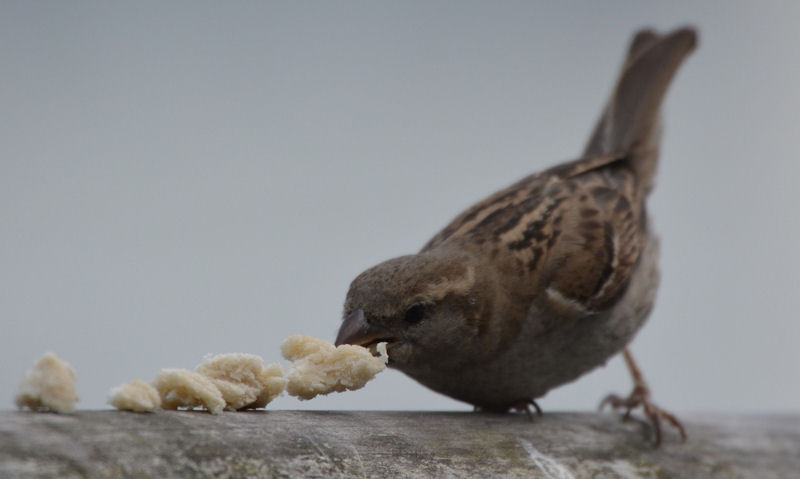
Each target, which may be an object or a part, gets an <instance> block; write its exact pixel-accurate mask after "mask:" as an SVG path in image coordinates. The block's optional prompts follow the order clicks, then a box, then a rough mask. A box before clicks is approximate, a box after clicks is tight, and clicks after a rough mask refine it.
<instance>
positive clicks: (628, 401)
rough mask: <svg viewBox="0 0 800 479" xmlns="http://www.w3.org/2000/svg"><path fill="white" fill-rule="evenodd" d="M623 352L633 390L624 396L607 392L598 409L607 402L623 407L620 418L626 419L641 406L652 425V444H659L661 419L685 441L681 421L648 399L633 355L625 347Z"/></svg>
mask: <svg viewBox="0 0 800 479" xmlns="http://www.w3.org/2000/svg"><path fill="white" fill-rule="evenodd" d="M623 354H624V356H625V362H626V363H627V364H628V369H630V371H631V376H633V382H634V387H633V391H632V392H631V394H630V395H629V396H628V397H625V398H623V397H620V396H617V395H616V394H609V395H608V396H606V397H605V398H604V399H603V401H602V402H600V410H602V409H603V408H604V407H605V406H606V405H607V404H608V405H610V406H611V408H612V409H615V410H616V409H623V408H624V409H625V413H624V414H623V415H622V419H623V420H626V419H629V418H630V415H631V411H632V410H633V409H635V408H637V407H639V406H641V407H642V410H643V412H644V415H645V416H646V417H647V419H648V420H649V421H650V424H651V425H652V426H653V432H654V433H655V442H654V444H653V445H654V446H655V447H658V446H659V445H661V420H662V419H664V420H666V421H667V422H669V423H670V424H672V425H673V426H674V427H675V428H676V429H677V430H678V432H680V434H681V438H682V439H683V440H684V441H686V430H684V428H683V425H682V424H681V422H680V421H679V420H678V418H677V417H675V415H674V414H672V413H670V412H668V411H665V410H663V409H661V408H660V407H658V406H656V405H655V404H654V403H653V401H652V400H651V399H650V389H649V388H648V387H647V383H646V382H645V380H644V376H642V373H641V371H639V368H638V367H637V366H636V363H635V362H634V360H633V356H631V353H630V352H629V351H628V350H627V349H626V350H625V351H624V353H623Z"/></svg>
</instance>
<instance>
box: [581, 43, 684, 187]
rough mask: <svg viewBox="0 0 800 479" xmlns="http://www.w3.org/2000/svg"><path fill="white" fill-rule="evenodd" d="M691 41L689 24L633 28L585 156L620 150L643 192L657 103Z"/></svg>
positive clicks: (652, 163)
mask: <svg viewBox="0 0 800 479" xmlns="http://www.w3.org/2000/svg"><path fill="white" fill-rule="evenodd" d="M696 44H697V34H696V33H695V31H694V30H693V29H691V28H682V29H679V30H675V31H673V32H671V33H668V34H665V35H658V34H656V33H655V32H653V31H651V30H642V31H640V32H638V33H637V34H636V36H634V38H633V41H632V42H631V46H630V48H629V50H628V56H627V58H626V60H625V63H624V64H623V66H622V72H621V73H620V76H619V79H618V80H617V84H616V86H615V87H614V91H613V92H612V95H611V98H610V99H609V102H608V104H607V105H606V107H605V109H604V110H603V114H602V116H601V117H600V120H599V121H598V122H597V126H596V127H595V129H594V132H593V133H592V136H591V138H590V139H589V142H588V143H587V145H586V149H585V150H584V156H597V155H606V154H616V153H619V154H621V155H625V156H626V158H627V160H628V161H630V162H631V164H632V166H633V169H634V171H636V176H637V179H638V180H639V184H640V185H641V187H642V188H643V189H644V192H647V191H649V190H650V189H651V188H652V183H653V177H654V176H655V172H656V166H657V164H658V144H659V137H660V128H659V117H660V114H659V111H660V109H661V103H662V101H663V100H664V95H665V94H666V92H667V88H668V87H669V85H670V82H671V81H672V78H673V77H674V76H675V73H676V72H677V71H678V68H679V67H680V66H681V63H682V62H683V60H684V59H685V58H686V57H687V56H688V55H689V54H690V53H691V52H692V50H694V48H695V46H696Z"/></svg>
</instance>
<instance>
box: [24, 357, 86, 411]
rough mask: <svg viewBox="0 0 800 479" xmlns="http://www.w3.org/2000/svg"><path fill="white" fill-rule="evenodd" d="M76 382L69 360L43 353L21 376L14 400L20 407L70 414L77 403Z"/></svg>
mask: <svg viewBox="0 0 800 479" xmlns="http://www.w3.org/2000/svg"><path fill="white" fill-rule="evenodd" d="M76 381H77V377H76V375H75V370H74V369H73V368H72V366H70V365H69V363H67V362H66V361H64V360H63V359H60V358H59V357H58V356H56V355H55V354H53V353H47V354H45V355H44V356H42V357H41V358H40V359H39V360H38V361H37V362H36V365H35V366H34V367H33V369H31V370H30V371H28V373H27V374H26V375H25V378H24V379H23V380H22V383H21V384H20V386H19V393H18V394H17V396H16V397H15V398H14V401H15V402H16V404H17V407H19V408H20V409H22V408H26V407H27V408H29V409H31V410H33V411H53V412H57V413H70V412H73V411H75V403H77V402H78V393H77V391H76V388H75V383H76Z"/></svg>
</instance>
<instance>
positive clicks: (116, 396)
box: [108, 379, 161, 412]
mask: <svg viewBox="0 0 800 479" xmlns="http://www.w3.org/2000/svg"><path fill="white" fill-rule="evenodd" d="M108 403H109V404H111V405H112V406H114V407H115V408H117V409H119V410H121V411H135V412H153V411H155V410H156V409H159V408H161V397H160V396H159V395H158V391H157V390H156V388H154V387H153V385H152V384H150V383H147V382H144V381H142V380H140V379H137V380H136V381H132V382H129V383H127V384H121V385H119V386H117V387H115V388H113V389H112V390H111V392H110V393H109V398H108Z"/></svg>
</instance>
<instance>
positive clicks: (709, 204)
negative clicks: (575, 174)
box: [0, 1, 800, 411]
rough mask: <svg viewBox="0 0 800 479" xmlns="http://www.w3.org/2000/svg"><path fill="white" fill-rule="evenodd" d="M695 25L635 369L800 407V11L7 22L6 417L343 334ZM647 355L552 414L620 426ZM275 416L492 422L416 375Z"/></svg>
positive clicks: (603, 373)
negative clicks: (569, 413)
mask: <svg viewBox="0 0 800 479" xmlns="http://www.w3.org/2000/svg"><path fill="white" fill-rule="evenodd" d="M685 23H691V24H694V25H696V26H698V27H699V29H700V31H701V46H700V49H699V50H698V51H697V52H696V54H695V55H694V56H693V57H691V58H690V59H689V61H688V62H687V64H686V65H685V68H684V69H683V70H682V71H681V72H680V73H679V75H678V76H677V79H676V80H677V81H676V83H675V86H674V88H673V89H672V90H671V92H670V95H669V97H668V99H667V103H666V111H665V113H666V114H665V123H666V131H665V136H664V148H663V162H662V168H661V175H660V179H659V185H658V188H657V191H656V193H655V194H654V196H653V197H652V201H651V207H652V212H653V218H654V219H655V222H656V225H657V228H658V230H659V231H660V232H661V234H662V237H663V271H664V274H663V287H662V289H661V291H660V295H659V300H658V304H657V307H656V310H655V313H654V314H653V316H652V318H651V320H650V322H649V323H648V324H647V326H646V327H645V328H644V330H643V331H642V332H641V334H640V335H639V336H638V337H637V338H636V340H635V342H634V343H633V351H634V352H635V354H636V356H637V357H638V359H639V361H640V363H641V366H642V367H643V369H644V371H645V372H646V374H647V377H648V379H649V380H650V382H651V384H652V386H653V389H654V393H655V397H656V399H657V400H658V401H659V402H660V403H661V404H663V405H665V406H668V407H669V408H672V409H675V410H678V411H686V410H701V411H702V410H713V411H798V410H800V375H799V374H798V366H800V349H799V348H798V340H800V323H799V322H798V319H797V311H798V310H800V295H798V294H797V290H798V280H797V271H798V269H799V268H800V254H799V253H798V233H799V232H800V220H799V218H798V217H799V216H800V215H798V209H797V205H798V193H797V191H796V184H797V176H798V173H800V166H798V165H800V90H799V89H800V28H798V25H800V3H798V2H789V1H787V2H749V3H744V2H742V3H735V2H721V1H720V2H713V3H702V4H701V3H698V2H682V3H680V2H669V4H667V2H662V3H660V4H654V3H651V2H647V3H645V2H623V1H618V2H593V1H590V2H558V3H557V4H550V3H531V2H519V3H517V2H476V3H466V2H427V1H426V2H393V3H388V2H363V3H362V2H336V3H334V2H319V3H317V2H311V3H306V2H285V3H284V2H280V3H266V2H252V3H244V2H212V3H204V2H196V1H191V2H188V1H187V2H161V1H159V2H153V3H146V2H124V3H122V2H119V3H118V2H97V3H80V2H8V1H5V2H2V4H0V225H2V234H1V235H0V241H2V243H0V245H1V246H0V325H1V328H0V393H1V394H0V408H10V407H12V397H13V394H14V391H15V390H16V387H17V384H18V381H19V380H20V378H21V377H22V375H23V374H24V372H25V371H26V370H27V369H28V368H29V367H30V366H31V365H32V364H33V362H34V361H35V360H36V359H37V358H38V357H39V356H40V355H41V354H42V353H44V352H45V351H49V350H52V351H55V352H56V353H57V354H59V355H61V356H62V357H64V358H65V359H67V360H69V361H70V362H71V363H72V364H73V365H74V366H75V368H76V369H77V371H78V376H79V392H80V395H81V397H82V401H81V402H80V403H79V407H80V408H100V407H106V406H105V405H104V402H105V398H106V393H107V391H108V389H109V388H110V387H112V386H115V385H117V384H119V383H122V382H126V381H129V380H132V379H136V378H143V379H152V378H154V377H155V374H156V373H157V371H158V370H159V369H160V368H162V367H169V366H173V367H189V368H191V367H194V366H195V365H196V364H197V363H198V362H199V361H200V360H201V359H202V357H203V356H204V355H205V354H207V353H212V352H231V351H240V352H251V353H256V354H259V355H261V356H263V357H264V358H265V360H267V361H279V360H280V352H279V344H280V342H281V340H282V339H283V338H284V337H286V336H287V335H289V334H291V333H306V334H312V335H316V336H320V337H325V338H328V339H332V338H333V337H334V335H335V331H336V329H337V325H338V322H339V318H340V313H341V304H342V300H343V298H344V294H345V292H346V289H347V286H348V284H349V282H350V280H351V279H352V278H353V277H355V275H357V274H358V273H359V272H360V271H361V270H363V269H364V268H366V267H369V266H371V265H373V264H375V263H377V262H379V261H381V260H384V259H387V258H389V257H392V256H396V255H399V254H404V253H410V252H413V251H415V250H416V249H418V248H419V247H420V246H421V245H422V244H423V243H424V242H425V241H426V240H427V239H428V238H429V237H430V236H431V235H432V234H433V233H435V232H436V231H437V230H438V229H439V228H440V227H442V226H443V225H444V224H445V223H446V222H447V221H448V220H450V219H451V218H452V217H453V216H454V215H455V214H456V213H458V212H459V211H460V210H461V209H462V208H464V207H466V206H468V205H469V204H470V203H471V202H473V201H475V200H478V199H479V198H481V197H482V196H483V195H485V194H488V193H491V192H492V191H493V190H495V189H497V188H500V187H503V186H505V185H507V184H508V183H510V182H512V181H514V180H516V179H518V178H519V177H521V176H523V175H525V174H527V173H529V172H532V171H535V170H538V169H541V168H544V167H546V166H549V165H552V164H554V163H555V162H558V161H561V160H564V159H568V158H571V157H573V156H575V155H576V154H578V153H579V152H580V149H581V146H582V145H583V142H584V141H585V139H586V137H587V135H588V133H589V130H590V128H591V126H592V124H593V122H594V121H595V119H596V117H597V114H598V112H599V111H600V108H601V106H602V104H603V103H604V101H605V98H606V96H607V94H608V92H609V90H610V88H611V85H612V82H613V79H614V77H615V75H616V72H617V68H618V66H619V64H620V62H621V59H622V55H623V51H624V49H625V46H626V44H627V42H628V40H629V38H630V36H631V34H632V33H633V32H634V31H635V30H636V29H637V28H638V27H641V26H646V25H650V26H656V27H659V28H672V27H675V26H677V25H681V24H685ZM629 389H630V379H629V376H628V373H627V371H626V370H625V369H624V367H623V364H622V362H621V361H620V360H619V359H615V360H613V361H611V362H610V363H609V364H608V366H607V367H606V368H601V369H599V370H598V371H597V372H595V373H593V374H590V375H588V376H586V377H584V378H582V379H581V380H579V381H578V382H577V383H575V384H572V385H568V386H566V387H562V388H561V389H558V390H556V391H553V392H551V393H550V394H549V395H548V396H547V397H546V398H545V399H544V400H542V401H541V404H542V406H543V407H544V408H545V410H554V409H592V408H594V407H595V406H596V404H597V401H598V400H599V399H600V398H601V397H602V396H603V395H604V394H605V393H607V392H609V391H617V392H625V393H627V392H628V391H629ZM270 407H271V408H314V409H338V408H352V409H372V408H379V409H462V410H466V409H468V408H469V406H467V405H465V404H462V403H458V402H455V401H452V400H449V399H447V398H445V397H442V396H439V395H437V394H435V393H433V392H430V391H428V390H427V389H425V388H423V387H422V386H420V385H418V384H416V383H415V382H413V381H412V380H410V379H408V378H406V377H404V376H403V375H402V374H401V373H398V372H396V371H390V372H387V373H385V374H382V375H380V376H379V377H378V378H377V379H376V380H375V381H374V382H373V383H370V384H369V385H368V386H367V387H366V388H365V389H363V390H361V391H359V392H355V393H348V394H339V395H333V396H331V397H329V398H322V399H316V400H314V401H311V402H299V401H297V400H295V399H293V398H288V397H284V398H281V399H279V400H277V401H275V402H274V403H273V404H272V405H271V406H270Z"/></svg>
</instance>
